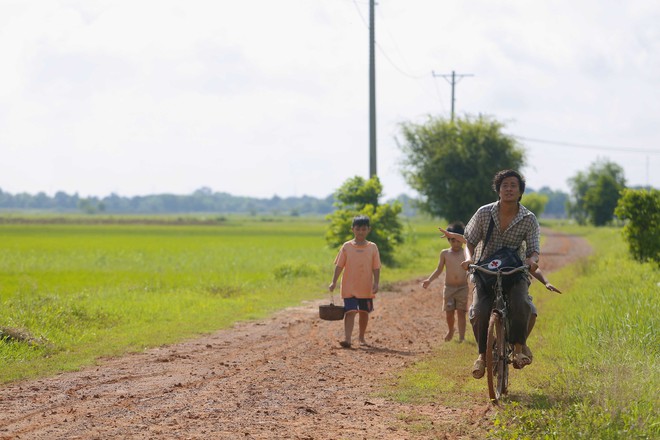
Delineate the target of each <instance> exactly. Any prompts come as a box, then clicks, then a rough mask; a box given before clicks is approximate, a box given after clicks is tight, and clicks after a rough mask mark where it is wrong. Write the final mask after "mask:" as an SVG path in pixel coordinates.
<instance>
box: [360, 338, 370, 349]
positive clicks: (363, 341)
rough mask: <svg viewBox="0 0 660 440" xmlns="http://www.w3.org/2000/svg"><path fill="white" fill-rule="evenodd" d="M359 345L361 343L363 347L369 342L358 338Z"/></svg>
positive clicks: (367, 345)
mask: <svg viewBox="0 0 660 440" xmlns="http://www.w3.org/2000/svg"><path fill="white" fill-rule="evenodd" d="M360 345H362V346H364V347H369V344H368V343H367V341H366V340H364V339H360Z"/></svg>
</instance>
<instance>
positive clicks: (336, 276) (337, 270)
mask: <svg viewBox="0 0 660 440" xmlns="http://www.w3.org/2000/svg"><path fill="white" fill-rule="evenodd" d="M342 270H344V268H343V267H339V266H335V273H334V275H333V276H332V282H331V283H330V285H329V286H328V290H329V291H330V292H332V291H334V290H335V287H337V280H338V279H339V275H341V272H342Z"/></svg>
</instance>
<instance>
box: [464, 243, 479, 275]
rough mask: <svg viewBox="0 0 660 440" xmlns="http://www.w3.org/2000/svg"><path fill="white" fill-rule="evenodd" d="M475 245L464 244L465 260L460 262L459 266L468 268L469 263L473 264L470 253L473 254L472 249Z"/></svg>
mask: <svg viewBox="0 0 660 440" xmlns="http://www.w3.org/2000/svg"><path fill="white" fill-rule="evenodd" d="M475 247H476V246H475V245H473V244H470V243H468V244H467V246H465V261H463V262H462V263H461V267H462V268H463V269H465V270H468V269H469V268H470V267H469V266H470V264H474V261H472V255H474V249H475Z"/></svg>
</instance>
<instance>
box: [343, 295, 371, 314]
mask: <svg viewBox="0 0 660 440" xmlns="http://www.w3.org/2000/svg"><path fill="white" fill-rule="evenodd" d="M344 310H346V311H347V312H350V311H351V310H355V311H357V312H367V313H371V312H373V311H374V300H373V299H371V298H355V297H353V298H344Z"/></svg>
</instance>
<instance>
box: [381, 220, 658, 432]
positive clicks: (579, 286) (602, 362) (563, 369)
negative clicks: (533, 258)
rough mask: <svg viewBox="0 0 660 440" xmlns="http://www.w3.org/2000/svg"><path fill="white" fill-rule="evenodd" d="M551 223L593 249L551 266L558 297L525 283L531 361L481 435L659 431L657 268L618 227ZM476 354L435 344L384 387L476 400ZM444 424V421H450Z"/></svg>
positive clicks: (459, 402) (416, 398) (429, 398)
mask: <svg viewBox="0 0 660 440" xmlns="http://www.w3.org/2000/svg"><path fill="white" fill-rule="evenodd" d="M560 229H563V230H565V231H566V232H569V233H574V234H579V235H583V236H584V237H585V238H587V239H588V241H589V242H590V243H591V244H592V246H593V247H594V251H595V254H594V255H593V256H592V257H591V258H589V259H588V260H585V261H582V262H579V263H577V264H574V265H572V266H570V267H566V268H564V269H562V270H561V271H559V272H556V273H553V274H552V276H551V279H552V281H553V284H555V285H557V286H561V288H562V289H564V290H565V294H564V295H550V294H546V293H541V286H540V285H538V286H536V285H534V286H533V289H532V294H533V295H534V298H535V302H536V303H537V307H538V309H539V320H538V324H537V326H536V327H535V329H534V333H533V334H532V336H531V337H530V345H531V346H532V348H533V349H534V354H535V357H534V364H533V365H532V367H530V368H526V369H525V370H522V371H513V372H512V373H511V385H510V389H509V396H508V398H507V399H505V400H504V401H503V402H502V403H501V404H500V405H499V406H498V407H496V408H495V411H493V412H492V414H493V416H492V420H491V427H490V429H488V430H487V432H484V433H483V434H484V436H487V437H489V438H497V439H538V438H541V439H582V438H594V439H631V438H639V439H652V438H660V416H659V415H658V405H659V404H660V400H659V397H658V396H659V395H660V394H659V393H658V390H660V362H659V361H660V359H659V357H660V338H659V334H658V328H659V324H660V322H659V318H658V317H659V316H660V301H658V295H659V293H660V292H659V289H660V272H659V271H658V270H657V268H655V267H654V266H652V265H647V264H639V263H637V262H635V261H633V260H631V259H630V258H629V257H628V255H627V253H626V246H625V244H624V242H623V240H622V238H621V234H620V230H619V229H611V228H577V227H563V228H560ZM544 292H545V291H544ZM536 293H538V294H536ZM475 353H476V346H475V345H474V343H470V344H463V345H459V344H453V343H452V344H443V345H442V346H441V347H440V348H439V349H438V351H437V352H436V353H435V354H434V355H433V356H431V357H429V358H428V359H425V360H424V361H422V362H420V363H418V364H416V365H415V366H413V367H411V368H409V369H407V370H405V371H403V372H402V373H401V375H400V377H399V378H398V379H397V380H396V381H395V383H394V384H393V386H392V387H391V388H389V389H388V390H387V394H388V395H389V396H390V397H391V398H395V399H398V400H401V401H405V402H410V403H412V404H413V405H424V404H428V403H429V402H437V403H439V404H442V405H445V406H449V407H455V408H460V407H473V406H478V405H479V404H483V402H485V401H486V399H487V390H486V382H485V381H484V380H480V381H475V380H473V379H471V378H469V374H468V372H467V370H468V369H469V366H470V365H471V363H472V361H473V358H474V354H475ZM409 416H410V417H412V415H409ZM446 428H448V429H451V426H450V422H449V421H448V426H447V427H446ZM416 429H417V430H419V427H417V428H416ZM433 429H434V430H435V429H437V427H434V428H433ZM433 432H437V431H429V432H428V434H429V435H431V434H432V433H433Z"/></svg>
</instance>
